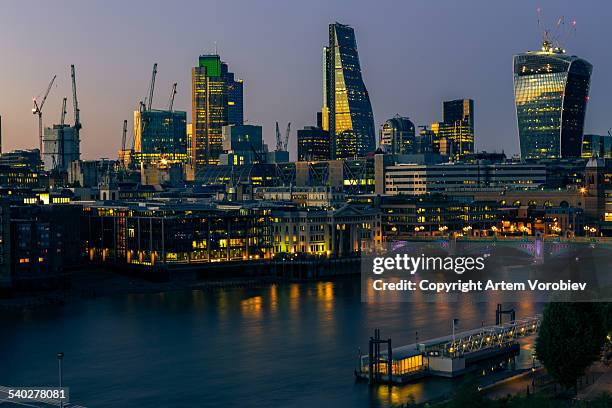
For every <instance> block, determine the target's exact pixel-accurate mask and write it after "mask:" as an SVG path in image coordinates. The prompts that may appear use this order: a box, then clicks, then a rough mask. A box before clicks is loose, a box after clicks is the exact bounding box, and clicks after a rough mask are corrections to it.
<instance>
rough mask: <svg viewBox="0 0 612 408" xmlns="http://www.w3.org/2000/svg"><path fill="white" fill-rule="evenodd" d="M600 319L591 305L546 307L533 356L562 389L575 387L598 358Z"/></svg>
mask: <svg viewBox="0 0 612 408" xmlns="http://www.w3.org/2000/svg"><path fill="white" fill-rule="evenodd" d="M600 316H601V314H600V311H599V310H598V308H597V307H595V306H594V305H593V304H590V303H549V304H547V305H546V307H545V308H544V316H543V320H542V325H541V326H540V330H539V334H538V339H537V341H536V354H537V356H538V359H539V360H540V361H541V362H542V364H543V365H544V367H546V369H547V370H548V373H549V374H550V375H551V376H552V377H553V378H554V379H555V380H556V381H557V382H558V383H559V384H561V386H563V387H565V388H571V387H574V386H575V385H576V382H577V380H578V378H580V376H582V375H583V374H584V371H585V369H586V368H587V367H588V366H590V365H591V364H592V363H593V362H595V361H596V360H597V359H598V358H599V356H600V353H601V347H602V345H603V342H604V339H605V332H604V329H603V324H602V319H601V318H600Z"/></svg>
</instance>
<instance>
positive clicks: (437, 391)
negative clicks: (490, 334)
mask: <svg viewBox="0 0 612 408" xmlns="http://www.w3.org/2000/svg"><path fill="white" fill-rule="evenodd" d="M495 304H496V301H495V299H490V302H489V303H470V302H460V303H386V304H366V303H362V302H361V297H360V282H359V278H344V279H341V280H337V281H333V282H313V283H287V284H274V285H269V286H265V287H261V288H255V289H222V290H221V289H219V290H216V291H201V290H193V291H191V290H190V291H182V292H180V291H179V292H168V293H159V294H129V295H118V296H113V297H106V298H95V299H89V300H83V301H76V302H70V303H69V304H67V305H65V306H49V307H46V308H44V309H36V310H32V311H28V312H23V313H21V314H18V315H16V314H12V315H0V322H1V323H2V326H1V327H2V330H1V331H0V384H2V385H11V386H17V385H19V386H43V385H47V386H49V385H55V384H57V381H58V380H57V379H58V373H57V371H58V370H57V360H56V353H57V352H59V351H62V352H64V353H65V357H64V384H65V385H66V386H69V387H70V394H71V400H72V401H73V402H75V403H80V404H82V405H85V406H88V407H110V406H113V407H156V406H168V407H218V406H226V407H227V406H249V407H250V406H274V407H277V406H295V407H300V406H311V407H324V406H336V407H339V406H352V407H368V406H375V407H388V406H391V405H392V404H396V403H400V402H405V401H406V400H407V399H408V398H410V397H413V398H414V399H416V400H417V401H422V400H424V399H429V398H434V397H436V396H439V395H442V394H445V393H448V392H449V391H451V390H452V389H453V387H455V386H456V384H457V381H456V380H455V381H453V380H449V379H429V380H426V381H423V382H420V383H417V384H411V385H407V386H402V387H388V386H379V387H369V386H368V385H367V384H364V383H356V382H355V379H354V376H353V370H354V368H355V367H356V365H357V355H358V351H359V348H361V350H363V351H364V353H365V352H366V351H367V339H368V337H369V336H370V335H372V332H373V330H374V328H380V329H381V333H382V337H384V338H387V337H391V338H392V340H393V345H394V347H395V346H399V345H404V344H409V343H414V341H415V337H416V336H417V335H418V338H419V339H420V340H424V339H427V338H432V337H438V336H442V335H447V334H449V332H450V330H451V325H452V319H453V318H459V319H460V327H459V328H460V329H464V330H467V329H471V328H475V327H479V326H481V325H482V324H483V322H484V324H493V323H494V320H495ZM504 306H505V307H514V308H515V309H516V312H517V317H526V316H531V315H534V314H536V313H538V312H540V311H541V309H542V305H541V304H533V303H531V302H529V301H528V300H525V301H518V302H517V303H515V304H505V305H504ZM417 332H418V334H417ZM524 347H527V348H530V347H532V344H531V343H530V342H526V345H524ZM530 353H531V352H530V351H529V350H526V351H525V350H524V351H523V352H522V353H521V357H519V360H520V361H519V363H520V364H521V365H528V364H530V363H531V354H530Z"/></svg>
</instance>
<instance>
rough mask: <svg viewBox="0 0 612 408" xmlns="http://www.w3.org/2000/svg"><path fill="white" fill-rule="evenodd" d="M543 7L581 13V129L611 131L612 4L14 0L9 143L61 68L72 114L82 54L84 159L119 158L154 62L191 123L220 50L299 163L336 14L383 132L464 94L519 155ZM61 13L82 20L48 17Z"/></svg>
mask: <svg viewBox="0 0 612 408" xmlns="http://www.w3.org/2000/svg"><path fill="white" fill-rule="evenodd" d="M161 7H165V8H164V13H159V8H161ZM538 7H541V8H542V10H543V13H542V14H543V20H544V22H545V23H547V24H548V26H551V25H552V26H554V23H555V21H556V19H557V18H558V16H560V15H566V20H567V22H568V23H569V21H572V20H573V19H574V18H575V19H576V21H577V28H576V34H575V35H573V34H572V35H570V36H569V37H568V38H567V39H566V40H565V44H562V45H563V46H564V48H566V51H567V53H568V54H569V55H574V54H575V55H578V56H580V57H581V58H584V59H586V60H587V61H589V62H590V63H591V64H593V66H594V69H593V77H592V79H591V92H590V100H589V104H588V107H587V117H586V122H585V129H584V133H585V134H607V130H608V129H609V128H610V127H612V121H610V120H606V118H607V117H608V111H609V107H608V106H607V104H606V103H605V102H603V101H606V100H607V97H606V95H608V94H610V91H611V90H612V77H610V76H606V75H605V73H607V72H612V56H610V55H608V53H605V52H603V51H602V50H601V45H600V43H599V42H598V41H594V39H597V38H607V37H609V36H610V35H612V28H611V27H609V26H608V25H606V24H605V23H604V22H603V21H602V20H603V19H601V18H599V16H600V15H601V14H602V13H603V12H604V10H603V9H608V10H609V11H612V6H611V5H609V4H608V3H605V2H601V3H600V4H597V5H593V4H587V5H581V6H580V7H576V5H575V4H574V3H570V2H569V1H567V0H564V1H558V2H553V1H552V0H547V1H541V2H538V3H536V2H531V1H529V2H525V3H524V4H518V5H516V4H506V3H502V4H496V5H495V7H491V6H490V5H489V3H488V2H485V1H484V0H479V1H475V2H473V3H470V5H469V7H466V6H465V5H464V6H460V5H457V4H455V2H453V1H450V0H445V1H438V2H423V1H416V2H414V3H412V4H407V3H404V4H392V2H387V1H384V2H381V3H379V4H370V3H367V2H361V1H357V2H351V1H348V0H345V1H339V2H335V3H334V4H327V3H325V2H322V1H319V2H316V1H315V2H314V4H312V3H311V4H307V5H305V4H291V5H289V4H286V3H284V2H281V1H278V0H263V1H260V2H258V4H256V5H253V4H252V3H246V2H236V3H232V4H217V3H214V2H196V1H180V2H177V3H173V7H167V5H165V3H163V2H161V1H157V0H155V1H151V0H150V1H134V2H130V3H129V4H123V3H120V2H114V1H111V2H107V3H104V4H102V3H88V4H86V5H84V4H81V3H79V2H77V1H72V0H67V1H63V2H62V3H61V5H59V6H58V5H57V4H55V5H52V4H40V5H31V4H21V3H19V2H16V1H14V2H11V1H9V2H8V4H7V5H6V6H5V9H6V10H3V14H2V16H0V38H1V39H0V44H1V45H2V50H3V51H4V58H5V60H6V61H8V62H9V63H7V64H5V66H4V67H3V68H2V70H0V73H1V75H0V86H1V87H2V89H3V94H2V98H0V115H2V151H4V152H7V151H10V150H15V149H33V148H37V147H38V140H37V132H38V130H37V129H38V128H37V126H38V125H37V119H36V117H35V116H34V115H32V111H31V109H32V97H33V96H37V95H39V94H41V93H44V91H45V90H46V87H47V85H48V83H49V81H50V80H51V78H52V76H53V75H54V74H56V75H57V76H58V77H57V79H56V84H55V85H54V87H53V89H52V90H51V93H50V95H49V98H48V100H47V102H46V104H45V106H44V109H43V123H44V126H45V127H47V126H51V125H52V124H53V123H59V116H60V107H61V99H62V98H63V97H68V101H69V107H68V115H67V121H68V123H72V121H73V118H72V116H73V115H72V96H71V91H70V73H69V69H70V64H75V66H76V70H77V87H78V96H79V105H80V108H81V110H80V111H81V122H82V123H83V129H82V131H81V140H82V142H81V152H82V157H83V158H85V159H94V158H101V157H107V158H110V159H116V157H117V150H118V149H119V147H120V143H121V130H122V125H123V120H124V119H127V120H128V128H129V129H130V130H129V131H128V140H131V137H132V130H131V129H132V127H133V111H134V110H135V109H136V108H137V104H138V101H140V100H142V99H143V98H144V96H145V95H146V94H147V91H148V86H149V81H150V77H151V69H152V66H153V63H154V62H157V63H158V76H157V81H156V86H155V97H154V100H153V107H154V108H155V109H164V108H165V106H166V105H167V102H168V98H169V96H170V90H171V86H172V83H174V82H178V93H177V95H176V101H175V104H174V109H175V110H181V111H186V112H187V117H188V122H189V123H191V80H190V70H191V67H193V66H196V65H197V59H198V56H199V55H202V54H207V53H211V52H213V53H214V52H215V51H217V53H218V54H219V55H220V56H221V59H222V60H223V61H225V62H226V63H227V64H228V66H229V69H230V71H231V72H234V73H235V75H236V77H237V78H240V79H242V80H243V81H244V84H245V102H244V111H245V120H246V121H247V123H249V124H257V125H262V126H263V132H264V139H265V142H266V143H267V144H268V145H271V146H273V145H274V123H275V122H276V121H278V122H279V124H280V126H281V127H282V128H284V127H285V126H286V125H287V122H289V121H290V122H292V126H291V127H292V133H291V139H290V143H289V151H290V155H291V159H292V160H294V159H295V157H296V151H295V150H296V141H295V137H296V136H295V135H296V130H297V129H301V128H302V127H304V126H308V125H315V124H316V113H317V112H318V111H320V110H321V104H322V79H323V75H322V64H321V62H322V49H323V46H325V44H326V43H327V30H328V24H330V23H333V22H335V21H338V22H340V23H342V24H347V25H350V26H352V27H353V28H354V29H355V35H356V39H357V48H358V52H359V59H360V63H361V68H362V73H363V79H364V82H365V85H366V87H367V89H368V93H369V94H370V97H371V101H372V107H373V110H374V119H375V127H376V137H377V141H378V131H379V127H380V125H381V124H382V123H384V122H385V121H386V120H387V119H390V118H392V117H393V116H394V115H395V114H399V115H401V116H407V117H409V118H410V120H411V121H412V122H413V123H414V124H415V126H420V125H428V126H429V125H430V124H431V123H432V122H434V121H440V120H442V102H443V101H444V100H452V99H463V98H466V99H473V100H474V105H475V107H474V111H475V125H476V132H475V134H476V150H477V151H483V150H486V151H489V152H493V151H496V152H502V151H503V152H505V153H506V155H507V156H508V157H510V156H512V155H514V154H517V153H518V135H517V129H516V117H515V111H514V95H513V87H512V64H511V62H512V57H513V55H515V54H517V53H521V52H524V51H528V50H537V49H539V45H540V42H541V38H542V29H543V27H546V25H544V22H543V23H542V24H541V25H540V26H538V24H537V17H536V8H538ZM321 10H327V11H328V12H321ZM162 14H163V15H162ZM89 16H96V18H95V19H91V18H90V17H89ZM210 16H212V18H211V17H210ZM570 16H571V18H570ZM54 19H68V20H70V21H71V22H72V24H56V25H53V24H50V23H49V22H50V21H53V20H54ZM59 21H61V20H59ZM175 22H179V23H180V24H175ZM16 38H19V41H18V42H17V41H14V40H15V39H16Z"/></svg>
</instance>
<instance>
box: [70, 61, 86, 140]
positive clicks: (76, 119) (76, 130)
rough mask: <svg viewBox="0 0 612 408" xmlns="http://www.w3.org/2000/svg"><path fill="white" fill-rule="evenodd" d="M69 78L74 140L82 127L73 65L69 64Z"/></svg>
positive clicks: (77, 138) (77, 137)
mask: <svg viewBox="0 0 612 408" xmlns="http://www.w3.org/2000/svg"><path fill="white" fill-rule="evenodd" d="M70 78H71V79H72V106H73V109H74V133H75V135H74V136H75V138H76V140H80V139H79V131H80V130H81V128H82V127H83V126H82V125H81V110H80V109H79V101H78V99H77V88H76V72H75V69H74V65H70Z"/></svg>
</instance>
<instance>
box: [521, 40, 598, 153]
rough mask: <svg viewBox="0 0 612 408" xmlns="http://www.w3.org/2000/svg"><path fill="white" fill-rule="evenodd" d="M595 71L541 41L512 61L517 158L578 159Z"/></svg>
mask: <svg viewBox="0 0 612 408" xmlns="http://www.w3.org/2000/svg"><path fill="white" fill-rule="evenodd" d="M592 70H593V67H592V65H591V64H590V63H588V62H587V61H585V60H584V59H581V58H578V57H576V56H573V55H572V56H570V55H566V54H565V51H564V50H562V49H560V48H557V47H553V46H552V45H551V43H550V42H548V41H547V40H546V39H544V42H543V44H542V50H541V51H535V52H527V53H524V54H518V55H515V56H514V101H515V104H516V116H517V121H518V131H519V142H520V145H521V158H522V159H523V160H525V159H543V158H550V159H554V158H565V157H580V152H581V143H582V133H583V130H584V115H585V113H586V107H587V101H588V98H589V86H590V81H591V72H592Z"/></svg>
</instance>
